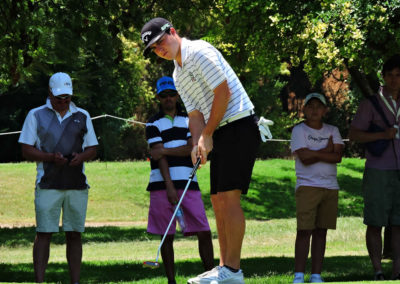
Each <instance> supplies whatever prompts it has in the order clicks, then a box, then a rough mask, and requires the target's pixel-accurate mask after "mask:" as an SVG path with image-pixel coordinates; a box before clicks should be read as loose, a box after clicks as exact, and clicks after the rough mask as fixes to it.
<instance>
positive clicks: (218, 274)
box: [188, 267, 244, 284]
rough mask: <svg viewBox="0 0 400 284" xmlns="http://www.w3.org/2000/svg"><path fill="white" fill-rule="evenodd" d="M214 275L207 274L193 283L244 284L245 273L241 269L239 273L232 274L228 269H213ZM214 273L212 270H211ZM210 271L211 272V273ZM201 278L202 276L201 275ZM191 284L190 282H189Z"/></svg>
mask: <svg viewBox="0 0 400 284" xmlns="http://www.w3.org/2000/svg"><path fill="white" fill-rule="evenodd" d="M213 270H214V271H213V273H207V274H205V275H203V276H202V277H199V278H198V282H191V283H199V284H222V283H225V284H226V283H229V284H244V278H243V272H242V270H241V269H239V271H238V272H236V273H235V272H232V271H230V270H229V269H228V268H226V267H219V268H217V269H215V268H214V269H213ZM211 271H212V270H211ZM211 271H210V272H211ZM199 276H200V275H199ZM188 283H189V282H188Z"/></svg>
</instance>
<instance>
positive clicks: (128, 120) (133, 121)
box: [92, 114, 146, 125]
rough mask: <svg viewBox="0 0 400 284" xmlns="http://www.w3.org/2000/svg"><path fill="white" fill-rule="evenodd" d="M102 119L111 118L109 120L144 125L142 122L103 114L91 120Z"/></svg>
mask: <svg viewBox="0 0 400 284" xmlns="http://www.w3.org/2000/svg"><path fill="white" fill-rule="evenodd" d="M103 117H111V118H114V119H119V120H124V121H127V122H132V123H136V124H141V125H146V123H144V122H140V121H137V120H133V119H127V118H122V117H118V116H114V115H110V114H103V115H99V116H95V117H92V120H95V119H98V118H103Z"/></svg>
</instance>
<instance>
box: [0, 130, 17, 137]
mask: <svg viewBox="0 0 400 284" xmlns="http://www.w3.org/2000/svg"><path fill="white" fill-rule="evenodd" d="M18 133H21V131H13V132H3V133H0V136H2V135H11V134H18Z"/></svg>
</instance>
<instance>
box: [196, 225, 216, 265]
mask: <svg viewBox="0 0 400 284" xmlns="http://www.w3.org/2000/svg"><path fill="white" fill-rule="evenodd" d="M197 237H198V239H199V253H200V258H201V261H202V262H203V266H204V270H205V271H208V270H211V269H213V267H214V251H213V244H212V239H211V231H203V232H198V233H197Z"/></svg>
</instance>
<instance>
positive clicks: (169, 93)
mask: <svg viewBox="0 0 400 284" xmlns="http://www.w3.org/2000/svg"><path fill="white" fill-rule="evenodd" d="M177 95H178V93H177V92H163V93H159V94H158V96H159V97H160V98H162V99H165V98H166V97H170V98H174V97H176V96H177Z"/></svg>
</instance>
